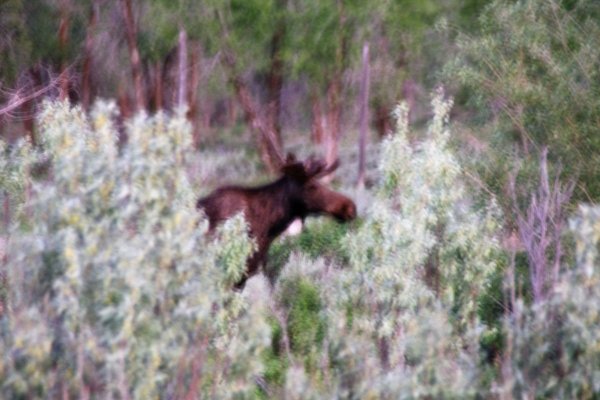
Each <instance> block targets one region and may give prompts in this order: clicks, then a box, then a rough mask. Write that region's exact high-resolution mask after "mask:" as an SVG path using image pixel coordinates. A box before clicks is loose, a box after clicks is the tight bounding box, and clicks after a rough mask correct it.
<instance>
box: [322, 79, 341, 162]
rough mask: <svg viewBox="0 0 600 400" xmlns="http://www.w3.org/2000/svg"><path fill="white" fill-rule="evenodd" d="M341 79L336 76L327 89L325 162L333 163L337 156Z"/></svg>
mask: <svg viewBox="0 0 600 400" xmlns="http://www.w3.org/2000/svg"><path fill="white" fill-rule="evenodd" d="M340 91H341V77H340V76H339V75H338V74H336V76H335V77H334V78H333V80H332V82H331V83H330V84H329V87H328V88H327V125H328V128H329V129H328V130H327V136H326V138H325V139H326V140H325V160H326V161H327V164H331V163H333V162H334V161H335V160H336V159H337V156H338V140H339V137H340V122H341V113H342V110H341V101H340Z"/></svg>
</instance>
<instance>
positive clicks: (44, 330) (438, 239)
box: [0, 92, 600, 399]
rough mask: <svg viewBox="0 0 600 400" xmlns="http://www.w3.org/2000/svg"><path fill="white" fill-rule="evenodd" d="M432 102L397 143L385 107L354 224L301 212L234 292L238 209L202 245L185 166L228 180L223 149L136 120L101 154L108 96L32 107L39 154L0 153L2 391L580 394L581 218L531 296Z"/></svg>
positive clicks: (173, 119)
mask: <svg viewBox="0 0 600 400" xmlns="http://www.w3.org/2000/svg"><path fill="white" fill-rule="evenodd" d="M451 104H452V103H451V101H449V100H447V99H445V98H444V96H443V94H442V93H441V92H437V93H436V94H435V95H434V98H433V101H432V105H433V114H434V117H433V119H432V122H431V123H430V126H429V129H428V130H427V131H426V132H425V133H424V134H423V135H421V136H420V137H419V140H415V141H414V142H412V143H410V142H409V139H408V138H409V137H413V136H415V137H416V135H412V136H411V135H410V132H409V124H408V117H407V109H406V107H405V106H400V107H399V108H398V109H397V111H396V116H397V118H398V125H397V126H398V128H397V132H396V133H395V135H393V136H391V137H389V138H387V139H386V140H385V141H384V142H383V143H382V144H381V149H380V152H379V163H378V179H377V182H376V184H375V186H374V187H373V188H372V189H371V191H372V193H368V194H363V195H361V196H363V197H359V199H362V200H361V201H362V202H363V203H364V204H363V205H360V204H359V210H361V211H360V214H361V221H360V223H357V224H350V225H340V224H338V223H336V222H333V221H327V220H309V221H307V224H306V229H305V231H304V232H303V233H302V234H300V235H299V236H296V237H291V238H285V239H283V240H281V241H280V243H278V244H277V245H274V246H273V249H272V252H271V255H270V259H269V262H270V264H271V266H272V267H273V266H275V268H276V269H280V271H278V272H279V276H278V277H276V278H274V279H272V280H271V281H270V282H267V280H266V279H265V278H263V277H261V276H258V277H253V278H252V279H250V280H249V281H248V283H247V285H246V287H245V289H244V291H242V292H241V293H240V292H236V291H233V290H232V289H231V284H232V282H236V281H237V279H238V278H239V276H240V274H241V273H242V272H243V269H244V267H245V260H246V258H247V256H248V254H250V252H252V251H253V249H254V248H255V247H254V244H253V242H252V241H251V240H248V237H247V233H248V227H247V226H246V224H245V222H244V219H243V215H241V214H240V215H238V216H235V217H234V218H232V219H230V220H228V221H226V222H225V223H224V224H223V225H222V226H221V227H220V228H219V229H218V230H217V231H216V232H215V234H214V235H210V237H207V235H206V230H207V221H206V220H205V218H204V216H203V215H201V214H200V213H198V212H197V210H196V209H195V207H194V203H195V201H194V200H195V199H196V196H197V193H194V192H193V190H192V188H191V185H190V180H189V176H188V173H187V172H186V171H192V172H191V173H190V175H191V176H192V177H194V176H195V179H196V180H198V181H202V182H219V180H218V178H219V176H227V177H230V176H236V175H237V176H239V175H241V174H245V173H246V171H245V170H242V169H238V168H239V167H236V166H229V167H228V166H227V165H226V162H225V161H224V159H227V158H228V157H231V159H234V160H238V161H241V162H243V161H244V158H245V154H244V153H243V152H242V153H235V152H234V153H231V152H226V153H225V155H224V156H221V155H218V154H216V153H215V154H211V151H210V150H209V149H203V151H202V152H201V153H200V154H199V155H196V156H197V159H196V158H194V157H192V154H191V153H190V149H191V146H190V139H191V135H190V131H189V129H190V128H189V125H188V122H187V121H186V119H185V118H184V117H183V115H182V114H175V115H173V116H167V115H165V114H158V115H156V116H153V117H149V116H145V115H138V116H137V117H136V118H134V119H133V120H130V121H128V122H126V124H125V126H126V130H127V135H128V138H129V140H128V142H127V143H126V144H123V145H122V146H121V147H119V146H117V140H116V138H117V131H116V129H115V125H114V120H115V116H116V112H115V106H114V104H112V103H99V104H97V105H96V106H95V108H94V110H93V111H92V112H91V113H90V114H89V115H85V114H84V113H83V112H82V111H81V110H79V109H78V108H70V107H69V106H67V105H66V104H61V103H47V104H45V105H44V109H43V110H44V111H43V112H42V113H41V115H40V126H41V129H42V135H41V138H42V146H40V147H39V148H35V149H34V148H32V147H31V146H28V145H27V144H18V145H15V146H13V147H11V148H8V147H5V148H4V149H3V152H4V154H5V155H6V157H5V158H3V159H2V161H0V167H1V168H0V178H1V179H0V182H1V183H2V190H3V193H5V194H8V195H9V196H11V197H10V199H11V202H13V203H14V204H15V205H16V207H17V209H20V210H22V211H21V212H20V213H19V215H18V217H17V218H13V222H14V223H13V224H12V225H11V227H10V231H9V232H6V236H3V237H2V238H3V239H4V237H9V238H10V240H9V241H8V243H7V255H8V257H7V261H8V262H7V264H6V273H7V274H6V277H7V282H8V285H6V286H4V287H3V288H2V290H4V293H2V292H0V296H3V297H0V299H1V300H2V301H3V303H2V304H3V305H4V304H6V307H5V310H6V312H5V313H4V314H2V316H1V317H0V341H1V346H2V347H1V348H2V353H1V354H0V356H1V357H2V362H1V363H0V395H1V396H2V397H6V398H37V397H52V396H54V395H55V394H56V393H68V394H69V395H70V396H71V397H81V396H85V395H87V393H88V392H89V393H90V394H91V396H92V397H93V396H95V397H109V396H112V397H134V398H152V397H155V398H180V397H185V396H190V397H192V398H204V397H211V398H232V397H236V398H291V399H305V398H423V397H426V398H481V397H489V396H490V395H492V396H499V397H528V398H529V397H530V398H594V397H595V396H598V393H600V387H598V385H597V384H596V382H597V381H598V379H597V376H596V375H597V365H598V362H599V360H600V357H599V353H598V346H597V343H598V342H599V340H600V338H599V337H598V332H597V329H596V327H597V325H598V324H599V323H600V321H598V316H599V315H600V312H599V310H598V306H597V304H600V299H598V298H597V297H598V294H597V292H598V290H597V287H598V285H599V282H598V279H597V278H598V277H597V275H598V274H597V266H598V252H599V248H598V241H599V238H600V229H599V227H600V223H599V221H600V211H599V210H598V209H597V208H595V207H581V208H580V211H579V213H578V214H577V215H576V216H575V217H574V218H573V219H572V221H571V230H572V235H573V243H574V246H575V251H574V252H575V256H574V261H573V265H572V268H564V269H563V272H562V273H561V275H560V276H559V281H558V282H556V286H555V290H554V291H553V292H551V293H549V294H548V296H547V298H545V299H544V300H543V301H540V302H537V303H535V304H532V302H531V301H529V298H528V293H529V291H530V290H529V289H528V285H529V284H530V282H529V281H528V279H529V271H528V265H527V260H526V259H525V257H523V256H522V254H520V253H519V252H517V251H515V252H513V253H511V254H512V255H507V254H504V253H503V252H502V251H501V250H500V244H499V240H498V236H499V234H500V226H499V222H498V221H499V212H498V210H497V207H496V205H495V201H494V199H489V198H487V199H486V198H485V196H484V195H483V194H479V193H476V192H475V191H474V190H473V189H472V188H471V187H469V186H468V185H467V184H466V183H465V182H467V180H466V179H465V178H464V173H465V170H464V167H463V165H462V163H461V162H460V160H459V158H458V157H457V156H456V154H455V152H454V151H453V150H452V148H451V146H450V138H451V131H452V130H454V129H455V128H454V127H452V129H451V126H450V125H449V117H448V116H449V112H450V107H451ZM41 161H43V162H45V163H47V166H48V167H47V168H48V171H47V173H45V174H38V175H37V177H36V178H33V177H32V174H33V171H34V170H35V169H36V168H35V167H36V166H39V165H40V162H41ZM202 162H206V163H211V164H214V165H209V166H207V165H201V164H202ZM196 163H197V164H199V165H198V166H196V165H195V164H196ZM190 165H192V166H190ZM248 175H250V176H254V175H257V172H256V171H254V170H250V172H249V173H248ZM341 176H342V177H343V176H344V174H343V173H342V174H341ZM27 187H29V188H30V189H29V194H27V191H26V190H25V189H26V188H27ZM347 189H348V188H346V189H345V190H344V191H345V192H346V191H348V190H347ZM200 190H201V191H202V190H206V189H202V188H201V189H200ZM356 193H358V192H356ZM365 199H366V200H365ZM8 234H10V236H8ZM275 258H277V259H275ZM3 266H4V265H3ZM515 282H516V283H515ZM511 285H514V287H511ZM513 290H514V296H515V298H514V299H513V298H511V296H512V295H513V292H512V291H513ZM513 300H514V301H513Z"/></svg>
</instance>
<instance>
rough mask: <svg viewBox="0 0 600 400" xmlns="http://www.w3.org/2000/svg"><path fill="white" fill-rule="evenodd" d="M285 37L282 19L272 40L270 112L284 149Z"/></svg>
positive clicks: (279, 142) (280, 143) (269, 87)
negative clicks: (283, 52) (282, 129)
mask: <svg viewBox="0 0 600 400" xmlns="http://www.w3.org/2000/svg"><path fill="white" fill-rule="evenodd" d="M284 35H285V24H284V21H283V20H282V19H280V20H279V21H278V22H277V28H276V29H275V32H274V33H273V37H272V39H271V66H270V68H269V74H268V78H267V81H268V101H269V104H268V110H269V114H270V116H269V118H270V119H271V124H272V125H273V129H275V133H276V139H277V145H278V146H279V147H282V145H283V142H282V139H281V90H282V88H283V58H282V55H281V46H282V44H283V39H284Z"/></svg>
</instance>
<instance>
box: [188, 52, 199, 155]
mask: <svg viewBox="0 0 600 400" xmlns="http://www.w3.org/2000/svg"><path fill="white" fill-rule="evenodd" d="M199 60H200V44H198V43H195V44H194V45H193V46H192V53H191V59H190V71H189V73H190V84H189V85H188V93H187V95H188V105H189V110H188V113H187V117H188V119H189V120H190V121H191V123H192V138H193V143H194V146H195V147H198V146H199V144H200V126H199V121H198V84H199V82H200V70H199V68H200V62H199Z"/></svg>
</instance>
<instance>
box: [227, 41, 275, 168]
mask: <svg viewBox="0 0 600 400" xmlns="http://www.w3.org/2000/svg"><path fill="white" fill-rule="evenodd" d="M223 62H224V63H225V66H226V67H227V70H228V75H229V82H230V83H231V85H232V86H233V88H234V93H235V96H236V98H237V100H238V101H239V103H240V106H241V107H242V109H243V110H244V114H245V118H246V123H248V124H249V125H250V127H251V128H252V129H253V130H254V131H255V132H256V133H257V141H258V147H259V150H260V155H261V158H262V160H263V162H264V163H265V166H266V167H267V169H268V170H269V171H270V172H271V173H276V172H277V171H278V170H279V168H280V167H281V165H282V164H283V161H284V160H283V155H282V151H281V148H280V147H279V146H278V144H277V133H276V132H275V128H274V127H273V125H272V124H271V123H270V121H269V118H266V117H265V115H263V114H261V113H260V112H259V109H258V107H257V106H256V102H255V100H254V99H253V98H252V95H251V94H250V90H249V89H248V86H247V85H246V83H245V82H244V80H243V79H242V78H241V77H240V76H239V74H238V72H237V67H236V60H235V58H234V56H233V54H231V52H227V51H226V52H225V53H224V56H223Z"/></svg>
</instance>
